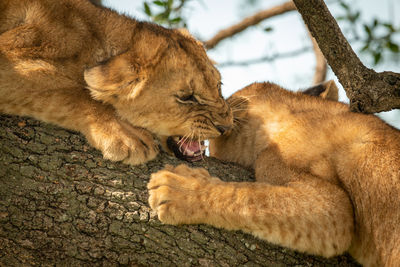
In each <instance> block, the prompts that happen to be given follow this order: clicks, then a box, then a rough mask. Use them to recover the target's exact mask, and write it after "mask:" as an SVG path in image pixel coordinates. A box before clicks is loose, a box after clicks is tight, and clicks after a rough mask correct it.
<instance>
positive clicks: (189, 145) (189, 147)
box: [178, 140, 200, 154]
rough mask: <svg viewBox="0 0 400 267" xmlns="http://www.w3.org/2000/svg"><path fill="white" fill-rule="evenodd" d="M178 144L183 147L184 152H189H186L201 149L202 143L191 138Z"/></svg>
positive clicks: (194, 151)
mask: <svg viewBox="0 0 400 267" xmlns="http://www.w3.org/2000/svg"><path fill="white" fill-rule="evenodd" d="M178 144H179V146H180V147H181V151H182V152H184V154H187V153H185V152H189V151H191V152H193V153H196V152H198V151H200V144H199V142H197V141H191V140H186V141H184V142H181V141H179V142H178Z"/></svg>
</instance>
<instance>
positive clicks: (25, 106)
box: [0, 0, 232, 164]
mask: <svg viewBox="0 0 400 267" xmlns="http://www.w3.org/2000/svg"><path fill="white" fill-rule="evenodd" d="M220 86H221V82H220V74H219V73H218V71H217V70H216V69H215V68H214V66H213V64H212V62H211V61H210V60H209V59H208V58H207V55H206V53H205V51H204V49H203V47H201V45H199V43H197V42H196V41H195V40H194V39H193V38H191V37H189V36H187V35H186V34H181V33H180V32H178V31H175V30H167V29H165V28H162V27H160V26H157V25H154V24H150V23H143V22H139V21H136V20H134V19H130V18H128V17H125V16H123V15H119V14H117V13H115V12H113V11H111V10H109V9H107V8H101V7H97V6H95V5H93V4H91V3H90V2H89V1H88V0H57V1H53V0H2V1H0V112H3V113H8V114H16V115H27V116H32V117H34V118H37V119H40V120H43V121H46V122H51V123H55V124H57V125H60V126H62V127H65V128H69V129H72V130H76V131H80V132H81V133H83V134H84V135H85V136H86V137H87V139H88V140H89V142H90V144H91V145H93V146H94V147H96V148H98V149H100V150H101V151H102V152H103V155H104V157H105V158H107V159H110V160H114V161H124V162H126V163H130V164H139V163H143V162H146V161H148V160H150V159H153V158H154V157H155V156H156V155H157V153H158V152H157V149H158V147H157V146H156V144H155V142H154V140H153V134H155V135H156V136H157V137H159V138H161V139H163V140H167V139H168V140H169V143H171V144H175V143H178V142H179V148H180V149H179V150H178V152H179V153H180V155H181V156H183V157H184V158H186V159H189V160H191V159H193V160H195V159H197V158H196V157H198V156H199V155H200V154H201V152H202V148H203V146H202V145H201V141H202V140H204V139H208V138H213V137H217V136H219V135H220V134H221V129H224V127H228V128H229V127H230V125H231V123H232V116H231V112H230V109H229V107H228V106H227V104H226V103H225V101H224V100H223V98H222V96H221V90H220ZM221 127H222V128H221ZM183 136H184V137H185V138H184V139H182V137H183ZM188 151H189V152H188Z"/></svg>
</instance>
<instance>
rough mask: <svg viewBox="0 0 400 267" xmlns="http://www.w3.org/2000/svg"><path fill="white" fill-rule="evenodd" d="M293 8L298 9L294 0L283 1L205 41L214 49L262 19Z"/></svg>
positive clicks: (206, 45) (208, 46)
mask: <svg viewBox="0 0 400 267" xmlns="http://www.w3.org/2000/svg"><path fill="white" fill-rule="evenodd" d="M293 10H296V7H295V6H294V4H293V2H292V1H288V2H285V3H283V4H282V5H278V6H275V7H272V8H270V9H266V10H263V11H260V12H258V13H256V14H254V15H252V16H249V17H247V18H245V19H243V20H242V21H241V22H239V23H237V24H235V25H232V26H231V27H229V28H227V29H223V30H221V31H219V32H218V33H217V34H216V35H215V36H214V37H212V38H211V39H210V40H208V41H205V42H204V45H205V47H206V48H207V49H212V48H213V47H215V46H216V45H217V44H218V43H219V42H221V41H222V40H224V39H226V38H229V37H231V36H233V35H235V34H237V33H239V32H241V31H244V30H245V29H247V28H248V27H250V26H253V25H255V24H257V23H260V22H261V21H263V20H265V19H268V18H271V17H274V16H277V15H281V14H283V13H286V12H289V11H293Z"/></svg>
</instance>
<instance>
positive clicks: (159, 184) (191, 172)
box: [147, 165, 213, 225]
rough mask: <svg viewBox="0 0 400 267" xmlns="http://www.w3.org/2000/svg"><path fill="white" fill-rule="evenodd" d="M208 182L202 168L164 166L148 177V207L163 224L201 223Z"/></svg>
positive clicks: (209, 185) (209, 184) (209, 183)
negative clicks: (164, 167)
mask: <svg viewBox="0 0 400 267" xmlns="http://www.w3.org/2000/svg"><path fill="white" fill-rule="evenodd" d="M212 180H213V179H211V176H210V175H209V174H208V172H207V171H206V170H204V169H190V168H189V167H186V166H185V165H179V166H178V167H176V168H173V167H171V166H167V167H166V169H164V170H161V171H159V172H157V173H153V174H152V175H151V179H150V182H149V183H148V185H147V188H148V189H149V204H150V207H151V208H152V209H153V210H155V211H156V212H157V214H158V218H159V220H160V221H162V222H163V223H167V224H175V225H176V224H193V223H202V222H204V216H205V214H206V213H207V211H206V210H207V201H208V199H207V196H208V194H207V192H208V191H209V190H210V187H211V186H212Z"/></svg>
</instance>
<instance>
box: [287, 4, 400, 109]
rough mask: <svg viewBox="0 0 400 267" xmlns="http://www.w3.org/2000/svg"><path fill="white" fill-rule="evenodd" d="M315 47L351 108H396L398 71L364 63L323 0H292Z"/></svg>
mask: <svg viewBox="0 0 400 267" xmlns="http://www.w3.org/2000/svg"><path fill="white" fill-rule="evenodd" d="M293 2H294V4H295V5H296V8H297V10H298V11H299V12H300V14H301V15H302V17H303V20H304V22H305V24H306V25H307V27H308V29H309V30H310V32H311V34H312V36H314V38H315V40H316V41H317V43H318V45H319V48H320V49H321V51H322V53H323V54H324V56H325V58H326V60H327V61H328V63H329V65H330V66H331V68H332V70H333V72H334V73H335V74H336V76H337V77H338V79H339V81H340V83H341V84H342V85H343V87H344V89H345V90H346V94H347V97H348V98H349V99H350V108H351V109H352V110H353V111H357V112H364V113H375V112H381V111H388V110H392V109H395V108H400V74H399V73H394V72H389V71H387V72H381V73H376V72H375V71H374V70H372V69H368V68H367V67H365V66H364V65H363V64H362V63H361V61H360V59H359V58H358V57H357V55H356V54H355V53H354V51H353V49H352V48H351V46H350V44H349V43H348V42H347V40H346V38H345V37H344V36H343V33H342V32H341V30H340V28H339V26H338V24H337V22H336V20H335V19H334V18H333V17H332V15H331V13H330V12H329V10H328V8H327V7H326V5H325V3H324V1H323V0H293Z"/></svg>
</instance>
